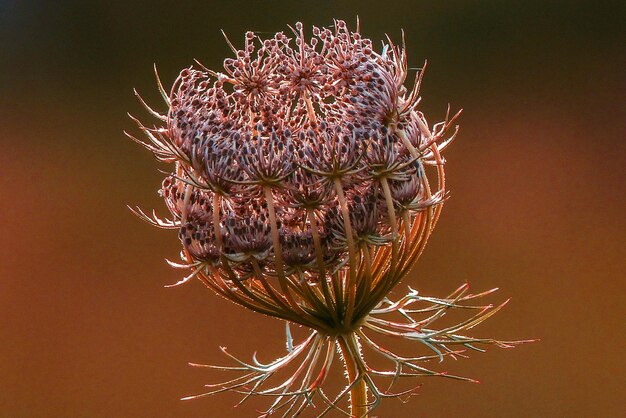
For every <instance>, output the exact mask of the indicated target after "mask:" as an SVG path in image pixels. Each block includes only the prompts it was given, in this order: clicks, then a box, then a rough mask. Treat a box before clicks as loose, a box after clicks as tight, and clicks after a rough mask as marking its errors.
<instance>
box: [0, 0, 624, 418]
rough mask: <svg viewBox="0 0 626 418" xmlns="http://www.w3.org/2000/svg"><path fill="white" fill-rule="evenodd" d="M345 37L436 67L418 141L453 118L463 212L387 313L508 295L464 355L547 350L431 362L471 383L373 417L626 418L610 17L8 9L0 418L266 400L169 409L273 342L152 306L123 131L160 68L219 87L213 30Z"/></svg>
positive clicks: (11, 5) (2, 61) (150, 274)
mask: <svg viewBox="0 0 626 418" xmlns="http://www.w3.org/2000/svg"><path fill="white" fill-rule="evenodd" d="M357 15H358V16H359V17H360V19H361V25H362V32H363V33H364V34H365V35H366V36H369V37H371V38H373V39H376V40H380V39H382V38H383V36H384V34H385V33H389V35H390V36H391V37H392V38H393V39H396V40H399V39H400V36H401V32H400V29H401V28H404V30H405V32H406V41H407V48H408V50H409V56H410V65H411V66H420V65H421V64H422V62H423V60H424V59H426V58H427V59H428V62H429V69H428V71H427V75H426V79H425V84H424V88H423V90H422V91H423V98H424V99H423V105H422V110H423V111H424V112H425V113H426V115H427V116H428V117H429V120H431V121H434V120H436V119H438V118H439V119H440V118H442V117H443V116H444V114H445V108H446V105H447V103H448V102H450V103H451V104H452V107H453V108H454V109H457V108H460V107H462V108H464V113H463V116H462V118H461V120H460V123H461V132H460V135H459V138H458V140H457V141H456V142H455V143H454V144H453V146H451V147H450V149H449V150H448V152H447V154H446V156H447V160H448V175H449V186H450V189H451V192H452V198H451V199H450V200H449V202H448V203H446V208H445V209H444V213H443V216H442V218H441V221H440V224H439V226H438V229H437V230H436V231H435V234H434V236H433V238H432V240H431V242H430V244H429V246H428V247H427V250H426V252H425V254H424V256H423V258H422V259H421V260H420V261H419V263H418V264H417V266H416V268H415V269H414V270H413V272H412V274H411V275H410V277H408V278H407V279H406V280H405V282H404V283H403V284H401V286H400V287H399V288H398V289H396V292H395V294H396V295H398V294H400V292H402V291H404V290H405V288H406V285H408V284H410V285H411V286H413V287H416V288H418V289H419V290H420V291H422V292H424V293H429V294H434V295H442V296H443V295H444V294H445V293H446V292H447V291H449V290H452V289H453V288H455V287H456V286H457V285H459V284H460V283H462V282H464V281H470V282H471V284H472V286H473V288H474V289H476V290H482V289H487V288H490V287H494V286H497V287H499V288H500V289H501V290H500V293H499V294H498V295H497V296H495V297H494V298H493V300H494V301H498V300H503V299H505V298H506V297H509V296H510V297H512V301H511V303H510V304H509V305H508V306H507V307H506V309H504V310H503V311H501V312H500V313H499V314H498V315H497V316H495V317H494V318H492V319H490V321H488V323H485V324H484V325H483V326H481V327H480V328H478V329H476V333H477V334H478V335H483V336H498V337H500V338H503V339H507V338H509V339H512V338H540V339H541V342H540V343H536V344H531V345H525V346H522V347H519V348H516V349H514V350H496V349H492V350H489V352H488V353H487V354H474V355H472V358H471V359H469V360H459V361H457V362H454V361H451V362H448V363H444V364H442V365H441V368H442V369H443V370H448V371H450V372H454V373H459V374H464V375H469V376H472V377H475V378H477V379H479V380H480V381H481V382H482V383H481V384H480V385H475V384H469V383H462V382H454V381H442V380H437V379H430V380H426V381H425V382H424V383H425V385H424V386H423V388H422V389H421V390H420V392H419V395H418V396H416V397H414V398H412V399H411V401H410V403H408V404H406V405H402V404H401V403H400V402H398V401H393V400H391V401H387V402H386V403H384V404H383V406H381V407H380V408H379V409H378V410H377V411H376V413H375V414H374V415H377V416H379V417H456V416H461V415H463V416H466V417H566V416H567V417H617V416H623V413H624V395H625V393H624V388H625V382H624V375H625V374H626V370H625V367H624V365H625V364H624V357H623V354H624V353H623V352H624V348H625V344H624V343H625V341H624V337H623V335H624V319H625V313H626V310H625V308H624V306H625V300H624V294H625V293H626V286H625V280H624V278H625V277H624V276H625V273H624V272H625V271H626V264H625V262H624V260H625V259H626V251H625V247H626V243H625V240H624V238H625V233H626V218H625V216H624V203H625V198H624V196H625V189H624V186H625V185H626V176H625V171H624V167H625V166H626V158H625V151H626V147H625V145H624V144H625V143H626V138H625V133H626V132H625V129H624V128H625V122H624V121H625V120H626V114H625V103H624V97H625V96H624V93H625V92H626V91H625V88H624V87H625V79H624V72H625V65H624V64H625V62H626V61H625V57H626V54H625V49H624V45H625V39H626V37H625V36H624V35H625V32H624V30H623V26H624V21H625V17H626V13H625V7H624V3H623V2H620V1H614V2H603V1H599V0H595V1H573V0H572V1H549V0H546V1H535V0H525V1H495V0H490V1H470V0H467V1H446V2H440V1H406V0H396V1H368V0H362V1H307V2H300V1H293V0H292V1H263V2H262V1H258V2H257V1H210V0H208V1H201V2H149V3H148V2H146V3H141V2H121V1H76V2H72V1H55V2H44V1H27V0H19V1H18V0H0V145H1V148H0V197H1V199H0V225H1V227H2V231H1V233H0V237H1V238H0V248H1V251H2V256H1V257H0V416H1V417H239V416H241V417H246V416H256V414H255V411H256V410H257V409H260V408H262V407H263V405H265V404H266V402H267V401H264V402H259V401H254V400H253V401H251V402H250V403H249V404H245V405H244V406H242V407H239V408H233V407H232V405H233V404H234V403H235V402H236V401H237V400H238V396H236V395H229V394H226V395H218V396H215V397H211V398H206V399H202V400H197V401H193V402H181V401H179V400H178V399H179V398H180V397H181V396H183V395H188V394H192V393H197V392H198V391H199V390H201V386H202V385H203V384H204V383H210V382H215V381H217V380H218V379H219V378H221V377H222V376H221V375H220V374H219V373H216V372H212V371H209V370H202V369H192V368H190V367H188V366H187V364H186V363H187V362H188V361H195V362H204V363H220V362H225V358H223V357H222V355H221V354H220V352H219V350H218V347H219V346H222V345H223V346H228V347H229V349H230V350H231V351H232V352H234V353H236V354H239V355H242V356H247V355H249V354H251V353H252V352H253V351H255V350H260V351H261V353H263V354H262V355H261V358H263V359H271V358H274V357H276V356H278V355H279V354H282V353H283V352H284V342H283V330H284V328H283V324H282V323H280V322H279V321H276V320H272V319H269V318H264V317H260V316H259V315H254V314H251V313H249V312H247V311H244V310H243V309H241V308H239V307H236V306H234V305H231V304H229V303H228V302H226V301H223V300H221V299H220V298H218V297H217V296H214V295H212V294H211V293H210V292H209V291H208V290H206V289H205V288H204V287H203V286H202V285H201V284H199V283H191V284H188V285H186V286H182V287H179V288H174V289H165V288H164V287H163V285H165V284H169V283H173V282H175V281H176V280H177V279H178V278H179V276H180V274H181V272H179V271H174V270H172V269H170V268H169V267H168V266H166V265H165V263H164V262H163V259H164V258H165V257H169V258H176V256H177V254H178V251H179V243H178V241H177V237H176V233H175V232H170V231H161V230H157V229H153V228H151V227H150V226H148V225H147V224H144V223H142V222H141V221H139V220H138V219H137V218H135V217H134V216H132V215H131V214H130V212H129V211H128V210H127V209H126V205H127V204H139V205H141V206H142V207H144V208H152V207H155V208H158V209H159V210H160V211H161V213H164V212H163V209H164V208H163V204H162V203H161V202H160V199H159V197H158V196H157V195H156V189H157V188H158V187H159V184H160V179H161V177H162V175H161V174H159V173H158V171H157V169H158V168H159V166H158V164H157V163H156V162H155V161H154V160H153V158H152V156H151V155H150V154H149V153H147V152H146V151H145V150H143V149H141V148H140V147H138V146H137V145H135V144H134V143H132V142H131V141H129V140H127V139H126V138H125V137H124V136H123V135H122V130H123V129H131V130H132V129H133V124H132V122H131V121H130V120H129V119H128V118H127V116H126V112H127V111H130V112H131V113H133V114H137V115H140V116H142V117H143V118H144V120H149V116H147V115H145V113H144V112H143V111H142V108H141V107H140V105H139V104H138V103H137V102H136V100H135V98H134V96H133V93H132V88H133V87H136V88H138V89H139V91H141V92H142V93H143V94H144V97H146V98H147V100H148V101H149V102H151V103H153V104H155V106H156V107H159V106H160V105H159V104H158V103H159V98H158V93H157V91H156V87H155V83H154V79H153V75H152V64H153V63H157V65H158V66H159V69H160V72H161V76H162V78H163V79H164V82H165V83H166V84H167V85H169V84H170V83H171V82H172V81H173V80H174V78H175V76H176V75H177V73H178V71H179V70H180V69H182V68H183V67H186V66H189V65H191V64H192V63H193V59H194V58H198V59H199V60H201V61H202V62H203V63H204V64H206V65H207V66H210V67H213V68H217V67H218V66H219V65H220V64H221V61H222V59H223V58H224V57H226V56H227V55H228V54H229V50H228V48H227V46H226V44H225V42H224V41H223V39H222V36H221V34H220V32H219V29H224V30H225V31H226V32H227V33H228V34H229V35H230V37H231V38H232V39H233V40H234V41H235V43H237V41H239V40H241V39H242V36H243V33H244V31H246V30H256V31H259V32H268V33H273V32H276V31H279V30H285V29H286V26H285V25H286V24H288V23H294V22H296V21H298V20H301V21H303V22H304V23H305V24H307V25H311V24H316V25H329V24H331V23H332V18H334V17H336V18H343V19H345V20H347V21H348V22H351V25H352V26H353V27H354V22H355V21H356V16H357ZM160 108H161V109H162V107H160ZM135 132H136V131H135Z"/></svg>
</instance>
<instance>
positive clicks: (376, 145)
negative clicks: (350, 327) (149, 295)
mask: <svg viewBox="0 0 626 418" xmlns="http://www.w3.org/2000/svg"><path fill="white" fill-rule="evenodd" d="M229 45H230V46H231V48H232V49H233V52H234V54H235V56H234V57H233V58H228V59H226V60H225V61H224V69H223V71H222V72H216V71H212V70H208V69H206V68H204V67H202V66H200V67H199V68H188V69H185V70H183V71H182V72H181V73H180V76H179V77H178V79H177V80H176V82H175V83H174V86H173V88H172V90H171V92H170V93H169V94H166V93H165V92H164V91H163V90H162V93H163V95H164V97H165V99H166V101H167V103H168V104H169V110H168V112H167V114H166V115H163V116H161V115H159V114H158V113H156V112H153V111H151V112H152V113H153V114H155V115H156V116H157V117H159V118H161V119H162V120H163V121H164V122H165V126H162V127H155V128H153V129H149V128H145V127H144V126H143V125H140V126H141V127H142V128H143V129H144V130H145V131H146V133H147V134H148V136H149V138H150V140H151V142H150V143H147V144H144V145H146V146H147V147H148V148H149V149H151V150H152V151H153V152H154V153H155V154H156V156H157V157H158V158H159V159H160V160H162V161H166V162H173V163H175V168H174V170H173V172H172V174H171V175H170V176H168V177H167V178H166V179H165V180H164V182H163V186H162V189H161V194H162V196H163V198H164V199H165V202H166V204H167V207H168V208H169V210H170V212H171V213H172V216H173V219H172V221H161V220H158V219H154V218H153V219H152V222H154V223H157V224H159V225H160V226H168V227H176V228H178V229H179V237H180V240H181V242H182V244H183V247H184V251H183V256H184V259H185V260H186V262H187V263H188V264H189V266H190V267H192V268H193V274H192V275H191V276H189V277H196V276H197V277H200V278H201V279H202V280H203V281H204V282H205V283H207V285H209V286H210V287H211V288H213V289H214V290H216V291H217V292H218V293H220V294H222V295H224V296H225V297H228V298H229V299H231V300H234V301H235V302H237V303H240V304H242V305H244V306H247V307H249V308H251V309H255V310H258V311H261V312H264V313H267V314H270V315H274V316H279V317H283V318H288V319H291V320H294V321H295V322H300V323H305V324H306V325H309V326H313V327H314V328H318V329H321V328H332V327H333V326H336V325H337V324H338V323H349V322H350V321H351V319H352V318H355V319H358V316H362V315H364V314H367V310H368V309H372V308H373V307H374V306H375V305H376V303H378V302H379V301H380V300H381V299H382V298H384V296H385V294H386V293H387V292H388V291H389V290H390V289H391V287H393V285H395V284H396V283H397V282H398V281H399V279H400V278H401V276H402V275H404V274H405V273H406V270H407V269H408V267H410V264H411V263H412V262H413V261H414V260H415V259H416V258H417V256H418V255H419V252H420V251H421V248H422V247H423V244H424V243H425V241H426V239H427V237H428V234H429V233H430V231H431V230H432V227H433V226H434V221H435V220H436V215H437V210H434V209H433V206H434V205H436V204H438V203H440V202H441V200H442V198H443V195H444V190H443V169H442V165H443V160H442V158H441V157H440V155H439V151H440V149H441V148H442V146H443V145H445V143H443V144H442V142H441V140H442V137H443V134H444V132H445V131H446V129H447V128H448V127H449V126H450V125H451V121H448V120H447V118H446V121H445V122H442V123H440V124H437V125H435V126H434V127H433V128H432V130H431V129H429V128H428V124H427V123H426V121H425V119H424V116H423V115H422V114H421V113H420V112H419V111H418V110H417V109H416V107H417V105H418V103H419V97H418V89H419V81H420V80H421V72H420V73H418V77H416V80H415V84H414V86H413V88H412V89H410V90H409V89H407V88H406V87H404V83H405V79H406V77H407V63H406V56H405V53H404V49H403V48H402V47H398V46H394V45H393V44H391V43H389V45H386V46H385V47H384V48H383V50H382V51H381V52H376V51H375V50H374V47H373V45H372V42H371V41H370V40H369V39H365V38H363V37H361V35H360V34H359V33H358V31H356V32H351V31H350V30H349V29H348V28H347V26H346V24H345V23H344V22H342V21H337V22H336V23H335V25H334V27H333V28H332V29H328V28H317V27H314V28H313V32H312V36H311V37H309V38H307V36H305V34H304V30H303V27H302V24H300V23H297V24H296V25H295V27H293V28H291V33H283V32H279V33H277V34H276V35H274V36H273V37H271V38H269V39H262V38H260V37H259V36H257V35H256V34H254V33H253V32H248V33H247V34H246V36H245V42H244V45H243V47H242V49H236V48H235V47H234V46H232V44H230V42H229ZM452 119H454V118H452ZM429 165H434V166H437V167H438V169H437V170H436V173H437V175H438V177H439V181H438V185H437V186H436V187H437V188H438V190H436V191H432V190H431V185H430V184H429V182H428V180H427V178H426V173H427V169H426V168H425V167H426V166H429ZM296 314H297V315H296ZM303 318H304V319H303ZM298 319H300V320H298ZM331 324H334V325H331Z"/></svg>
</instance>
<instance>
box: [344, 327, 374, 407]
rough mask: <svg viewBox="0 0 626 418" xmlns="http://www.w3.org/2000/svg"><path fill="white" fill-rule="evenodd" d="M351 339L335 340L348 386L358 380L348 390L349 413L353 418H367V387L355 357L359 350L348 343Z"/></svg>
mask: <svg viewBox="0 0 626 418" xmlns="http://www.w3.org/2000/svg"><path fill="white" fill-rule="evenodd" d="M351 339H352V340H353V337H352V336H343V337H338V338H337V343H338V344H339V348H340V349H341V354H342V355H343V361H344V363H345V365H346V371H347V372H348V381H349V384H352V382H354V381H355V380H356V379H358V381H357V382H356V383H355V384H354V386H352V389H351V390H350V412H351V414H352V417H353V418H367V386H366V385H365V380H364V379H363V378H362V376H361V374H360V373H359V367H358V364H359V363H358V362H357V360H356V356H359V355H360V354H359V351H358V350H359V348H358V347H356V346H355V344H353V343H352V341H350V340H351ZM355 350H356V352H355Z"/></svg>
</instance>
